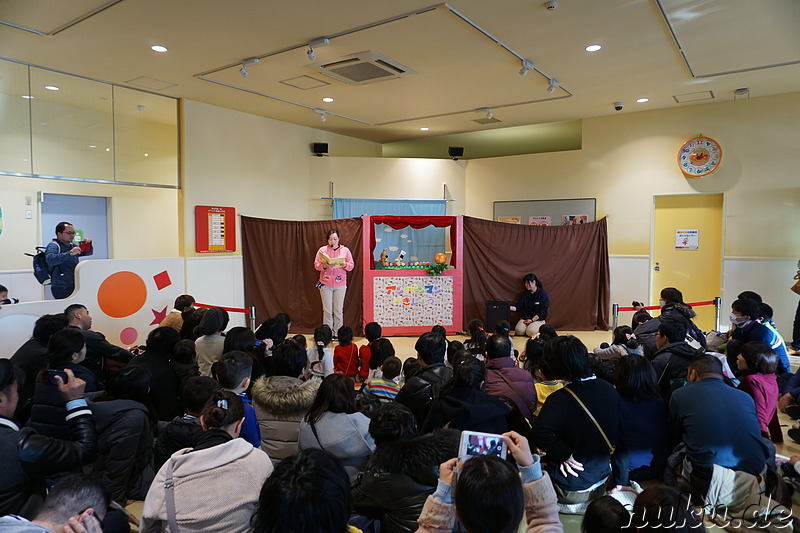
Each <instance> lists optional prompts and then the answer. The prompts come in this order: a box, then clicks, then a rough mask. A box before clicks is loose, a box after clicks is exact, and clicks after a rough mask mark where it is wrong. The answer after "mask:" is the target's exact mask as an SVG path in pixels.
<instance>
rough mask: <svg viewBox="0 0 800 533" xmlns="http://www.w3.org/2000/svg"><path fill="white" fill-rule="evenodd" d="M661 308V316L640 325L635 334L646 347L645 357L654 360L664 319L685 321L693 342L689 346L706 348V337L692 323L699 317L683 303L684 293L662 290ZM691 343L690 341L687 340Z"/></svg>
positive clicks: (670, 288) (666, 288)
mask: <svg viewBox="0 0 800 533" xmlns="http://www.w3.org/2000/svg"><path fill="white" fill-rule="evenodd" d="M658 303H659V305H660V306H661V315H659V316H657V317H656V318H653V319H652V320H648V321H646V322H644V323H642V324H640V325H639V326H638V327H637V328H636V329H635V330H634V331H633V332H634V333H635V334H636V340H637V341H639V344H641V345H642V346H643V347H644V355H645V356H647V357H648V358H649V359H652V357H653V354H654V353H655V352H656V350H657V348H656V332H658V326H660V325H661V319H662V318H664V317H680V318H683V319H685V320H686V321H687V322H688V324H689V331H688V332H687V335H688V336H689V337H691V339H692V341H691V342H689V344H691V345H692V347H693V348H702V349H705V348H706V336H705V334H704V333H703V332H702V331H701V330H700V328H698V327H697V325H696V324H695V323H694V322H692V319H693V318H695V317H696V316H697V313H695V312H694V310H692V306H691V305H688V304H686V303H684V302H683V293H681V291H679V290H678V289H676V288H675V287H665V288H663V289H661V296H660V298H659V300H658ZM686 340H687V341H689V339H686Z"/></svg>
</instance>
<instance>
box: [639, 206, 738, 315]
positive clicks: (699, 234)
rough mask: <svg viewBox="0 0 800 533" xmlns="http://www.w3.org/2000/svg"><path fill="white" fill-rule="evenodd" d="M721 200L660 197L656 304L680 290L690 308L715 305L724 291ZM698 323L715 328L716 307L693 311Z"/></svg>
mask: <svg viewBox="0 0 800 533" xmlns="http://www.w3.org/2000/svg"><path fill="white" fill-rule="evenodd" d="M722 200H723V195H722V194H693V195H685V196H656V197H654V201H655V217H654V224H653V237H654V238H653V255H652V257H651V262H652V268H651V280H652V282H651V285H650V286H651V303H652V304H653V305H658V298H659V294H660V293H661V289H663V288H664V287H675V288H677V289H678V290H680V291H681V292H682V293H683V299H684V301H685V302H686V303H691V302H699V301H707V300H713V299H714V297H715V296H719V295H720V292H721V289H722V275H721V274H722V247H723V244H722V223H723V220H722ZM694 311H695V312H696V313H697V318H695V323H696V324H697V325H698V326H699V327H700V329H702V330H703V331H709V330H711V329H713V328H714V326H715V322H714V318H715V315H714V306H703V307H694Z"/></svg>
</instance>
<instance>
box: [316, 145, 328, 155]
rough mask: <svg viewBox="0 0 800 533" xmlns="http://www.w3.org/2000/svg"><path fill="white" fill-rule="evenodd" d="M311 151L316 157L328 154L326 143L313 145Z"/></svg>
mask: <svg viewBox="0 0 800 533" xmlns="http://www.w3.org/2000/svg"><path fill="white" fill-rule="evenodd" d="M312 151H313V152H314V153H315V154H317V155H320V156H321V155H322V154H327V153H328V143H314V145H313V147H312Z"/></svg>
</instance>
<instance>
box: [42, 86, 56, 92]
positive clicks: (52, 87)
mask: <svg viewBox="0 0 800 533" xmlns="http://www.w3.org/2000/svg"><path fill="white" fill-rule="evenodd" d="M44 88H45V89H47V90H48V91H57V90H58V87H56V86H55V85H45V86H44Z"/></svg>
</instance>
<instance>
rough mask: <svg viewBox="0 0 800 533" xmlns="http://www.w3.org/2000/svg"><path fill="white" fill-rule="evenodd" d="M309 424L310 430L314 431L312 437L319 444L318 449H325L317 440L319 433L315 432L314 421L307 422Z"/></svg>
mask: <svg viewBox="0 0 800 533" xmlns="http://www.w3.org/2000/svg"><path fill="white" fill-rule="evenodd" d="M308 425H309V426H311V431H313V432H314V438H316V439H317V444H319V449H320V450H322V451H325V448H324V447H323V446H322V441H321V440H319V435H318V434H317V425H316V424H315V423H314V422H309V423H308Z"/></svg>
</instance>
